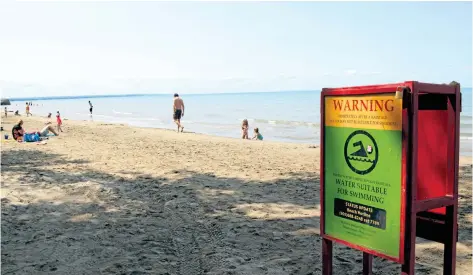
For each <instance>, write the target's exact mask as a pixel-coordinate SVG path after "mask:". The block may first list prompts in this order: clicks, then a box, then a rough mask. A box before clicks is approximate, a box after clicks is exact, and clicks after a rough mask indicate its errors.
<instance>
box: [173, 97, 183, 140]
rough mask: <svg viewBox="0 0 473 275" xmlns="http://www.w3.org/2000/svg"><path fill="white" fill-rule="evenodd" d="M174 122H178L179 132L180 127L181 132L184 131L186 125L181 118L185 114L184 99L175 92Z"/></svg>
mask: <svg viewBox="0 0 473 275" xmlns="http://www.w3.org/2000/svg"><path fill="white" fill-rule="evenodd" d="M173 109H174V115H173V118H174V122H175V123H176V124H177V132H178V133H179V129H181V132H183V131H184V126H182V125H181V118H182V117H183V116H184V101H183V100H182V98H180V97H179V95H178V94H174V105H173Z"/></svg>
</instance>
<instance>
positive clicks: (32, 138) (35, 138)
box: [23, 133, 41, 142]
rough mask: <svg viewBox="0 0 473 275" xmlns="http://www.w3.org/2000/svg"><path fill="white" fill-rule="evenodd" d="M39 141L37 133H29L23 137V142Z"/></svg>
mask: <svg viewBox="0 0 473 275" xmlns="http://www.w3.org/2000/svg"><path fill="white" fill-rule="evenodd" d="M38 141H41V138H40V137H39V134H38V133H30V134H24V135H23V142H38Z"/></svg>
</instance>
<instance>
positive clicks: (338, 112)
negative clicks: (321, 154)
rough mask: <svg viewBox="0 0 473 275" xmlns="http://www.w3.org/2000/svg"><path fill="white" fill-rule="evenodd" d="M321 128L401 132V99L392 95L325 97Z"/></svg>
mask: <svg viewBox="0 0 473 275" xmlns="http://www.w3.org/2000/svg"><path fill="white" fill-rule="evenodd" d="M325 126H331V127H347V128H364V129H374V130H402V99H396V96H395V93H392V94H381V95H357V96H326V97H325Z"/></svg>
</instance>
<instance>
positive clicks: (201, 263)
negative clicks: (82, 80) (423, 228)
mask: <svg viewBox="0 0 473 275" xmlns="http://www.w3.org/2000/svg"><path fill="white" fill-rule="evenodd" d="M23 119H24V120H25V129H26V130H28V131H30V130H35V129H37V130H39V129H40V128H42V125H43V122H44V121H42V120H38V118H24V117H23ZM15 120H16V118H8V119H7V120H4V121H3V126H4V128H5V129H6V130H7V132H10V129H11V126H12V124H13V122H14V121H15ZM63 129H64V131H65V132H64V133H61V134H60V136H58V137H52V138H51V139H50V140H49V141H48V142H47V144H45V145H36V144H18V143H16V142H13V141H5V140H4V138H3V135H2V149H1V153H2V165H1V168H2V177H1V179H2V194H1V202H2V226H1V227H2V246H1V248H2V251H1V253H2V274H189V275H196V274H252V275H254V274H271V275H277V274H304V275H306V274H321V239H320V236H319V217H320V211H319V203H320V201H319V149H318V148H309V146H307V145H297V144H283V143H272V142H266V141H265V142H257V141H243V140H239V139H227V138H219V137H211V136H205V135H199V134H191V133H183V134H178V133H175V132H172V131H167V130H158V129H144V128H133V127H129V126H125V125H112V124H105V123H98V122H95V123H93V122H78V121H68V120H66V121H64V125H63ZM4 133H5V132H4ZM461 163H462V167H461V172H460V188H459V190H460V200H459V204H460V209H459V224H460V228H459V242H458V251H457V255H458V256H457V274H471V271H472V269H471V263H472V262H471V261H472V260H471V256H472V254H471V249H472V240H471V237H472V235H471V223H472V215H471V212H472V208H471V206H472V199H471V191H472V190H471V186H472V175H471V167H472V166H471V159H470V158H462V160H461ZM416 252H417V256H418V258H417V262H418V264H417V272H416V274H441V273H442V271H441V264H442V259H443V246H442V245H439V244H436V243H432V242H429V241H425V240H420V239H419V240H418V244H417V251H416ZM334 255H335V258H334V270H335V274H347V275H349V274H360V272H361V269H362V266H361V261H362V254H361V253H360V252H357V251H354V250H352V249H349V248H346V247H343V246H340V245H335V251H334ZM399 273H400V267H399V265H396V264H393V263H391V262H389V261H385V260H382V259H378V258H376V259H375V261H374V274H386V275H391V274H392V275H394V274H399Z"/></svg>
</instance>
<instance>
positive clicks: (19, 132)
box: [12, 119, 59, 141]
mask: <svg viewBox="0 0 473 275" xmlns="http://www.w3.org/2000/svg"><path fill="white" fill-rule="evenodd" d="M50 131H51V132H52V133H53V134H54V135H56V136H59V134H58V133H57V132H56V131H55V130H54V128H53V127H52V126H51V125H47V126H45V127H44V128H43V129H41V131H39V132H37V133H38V134H39V136H40V137H47V136H48V134H49V132H50ZM24 134H25V130H24V129H23V120H21V119H20V120H18V123H17V124H15V125H14V126H13V128H12V136H13V139H14V140H17V141H22V140H23V135H24Z"/></svg>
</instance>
